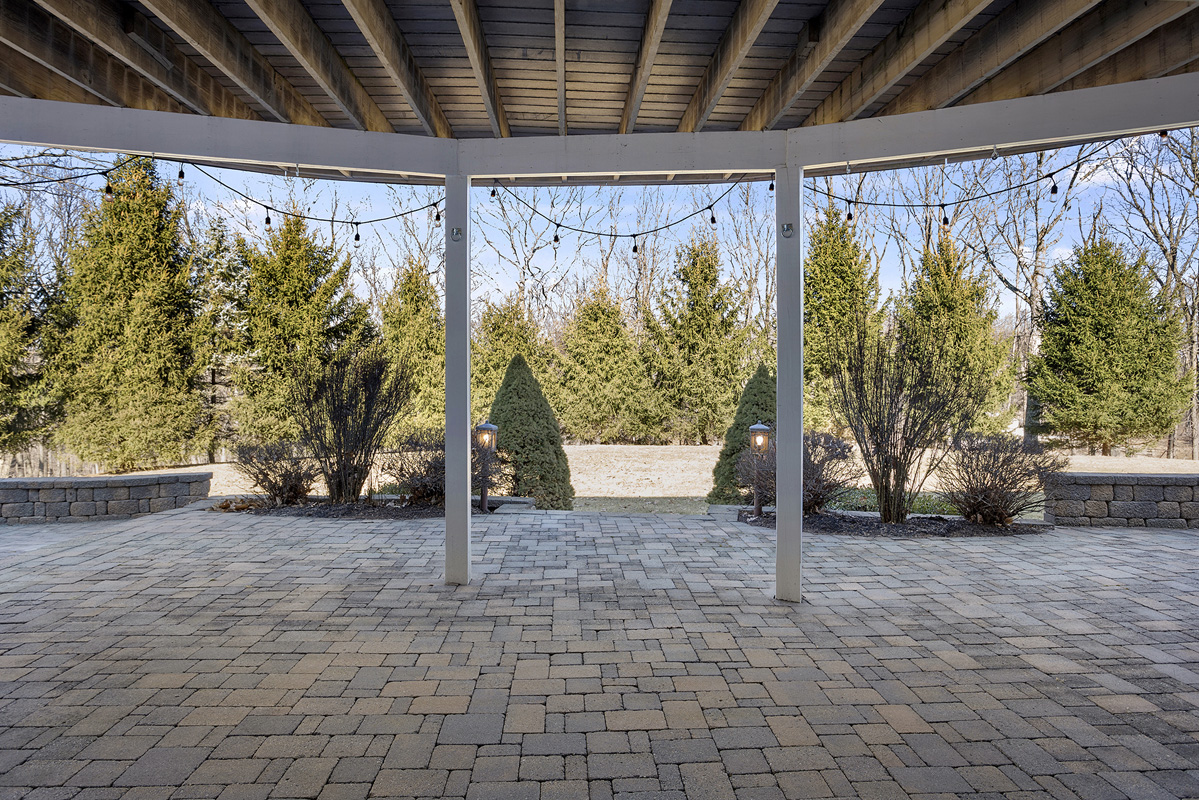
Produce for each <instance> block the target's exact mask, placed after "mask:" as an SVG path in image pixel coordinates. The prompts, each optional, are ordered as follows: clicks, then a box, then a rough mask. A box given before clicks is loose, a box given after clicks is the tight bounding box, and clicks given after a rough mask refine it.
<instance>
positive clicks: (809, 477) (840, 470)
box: [737, 432, 862, 515]
mask: <svg viewBox="0 0 1199 800" xmlns="http://www.w3.org/2000/svg"><path fill="white" fill-rule="evenodd" d="M803 440H804V453H803V456H804V458H803V513H804V514H805V515H807V514H816V513H819V512H820V510H821V509H823V508H824V507H825V506H826V505H828V504H829V503H832V502H835V501H837V500H839V499H840V498H842V497H844V496H845V495H847V494H848V493H849V492H850V491H852V490H853V485H854V481H856V480H857V479H858V478H859V477H861V475H862V470H861V468H860V467H859V466H858V464H857V462H856V461H855V460H854V458H853V448H852V447H851V446H850V444H849V442H846V441H844V440H843V439H838V438H837V437H836V436H833V435H832V434H831V433H811V432H809V433H805V434H804V437H803ZM755 462H756V467H757V469H756V471H755V469H754V468H755ZM737 482H738V484H739V485H740V486H744V487H748V488H749V489H750V490H751V491H752V490H753V488H754V484H755V482H756V484H757V489H758V492H759V494H760V495H761V498H762V504H763V505H773V504H774V502H775V499H776V498H777V495H776V493H775V441H774V439H773V438H772V439H771V440H770V447H769V449H768V450H767V452H765V453H762V454H760V455H759V454H758V453H755V452H753V451H752V450H750V449H749V448H748V447H747V448H745V450H743V451H742V453H741V457H740V458H739V459H738V460H737Z"/></svg>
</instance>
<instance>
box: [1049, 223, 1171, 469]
mask: <svg viewBox="0 0 1199 800" xmlns="http://www.w3.org/2000/svg"><path fill="white" fill-rule="evenodd" d="M1039 326H1040V328H1041V337H1042V338H1041V350H1040V353H1039V354H1038V355H1036V356H1034V357H1033V358H1032V359H1031V363H1030V366H1029V375H1028V388H1029V391H1030V392H1031V393H1032V394H1033V395H1035V396H1036V397H1037V399H1038V400H1040V402H1041V408H1042V412H1041V413H1042V419H1043V420H1044V421H1045V422H1046V423H1047V424H1048V427H1049V428H1050V430H1052V431H1054V432H1056V433H1059V434H1063V435H1066V436H1068V437H1070V438H1071V439H1072V440H1074V441H1075V442H1078V443H1080V444H1084V445H1089V446H1090V447H1093V448H1099V449H1100V450H1102V452H1103V454H1104V455H1110V454H1111V449H1112V447H1113V446H1124V447H1128V446H1129V445H1135V443H1136V442H1137V441H1138V440H1145V439H1153V438H1156V437H1159V436H1162V435H1164V434H1166V433H1168V432H1169V431H1170V429H1171V428H1173V427H1174V425H1175V424H1176V423H1177V421H1178V417H1179V415H1180V413H1181V412H1182V409H1183V408H1184V407H1185V406H1186V405H1187V404H1188V402H1189V386H1190V378H1189V376H1180V375H1179V370H1178V363H1177V353H1178V348H1179V345H1180V344H1181V340H1182V328H1181V325H1180V322H1179V319H1178V313H1177V311H1175V310H1174V309H1172V308H1170V307H1169V306H1167V305H1166V304H1165V303H1164V302H1163V300H1162V298H1161V297H1160V296H1158V295H1156V294H1155V292H1154V290H1153V285H1152V283H1151V278H1150V276H1149V271H1148V269H1147V268H1146V266H1145V261H1144V257H1141V258H1138V259H1137V260H1136V261H1132V260H1130V259H1129V258H1128V257H1127V256H1126V255H1125V253H1124V252H1123V251H1122V250H1121V249H1120V247H1119V246H1117V245H1116V244H1114V243H1112V242H1111V241H1109V240H1107V239H1099V240H1097V241H1095V242H1093V243H1091V244H1088V245H1086V246H1084V247H1078V248H1075V250H1074V258H1073V259H1072V260H1071V261H1069V262H1064V263H1062V264H1059V265H1058V266H1057V267H1056V268H1055V269H1054V274H1053V282H1052V283H1051V285H1050V287H1049V297H1048V298H1047V299H1046V302H1045V309H1044V313H1043V316H1042V318H1041V319H1040V320H1039Z"/></svg>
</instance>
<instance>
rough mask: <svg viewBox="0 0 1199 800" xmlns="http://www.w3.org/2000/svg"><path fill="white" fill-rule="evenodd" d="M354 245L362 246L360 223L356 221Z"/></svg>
mask: <svg viewBox="0 0 1199 800" xmlns="http://www.w3.org/2000/svg"><path fill="white" fill-rule="evenodd" d="M354 247H362V236H361V235H359V233H358V223H357V222H355V223H354Z"/></svg>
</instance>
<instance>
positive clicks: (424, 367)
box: [382, 259, 445, 430]
mask: <svg viewBox="0 0 1199 800" xmlns="http://www.w3.org/2000/svg"><path fill="white" fill-rule="evenodd" d="M382 305H383V308H382V316H383V344H384V347H385V349H386V352H387V354H388V356H389V357H390V358H391V359H392V361H393V362H394V363H399V362H400V361H406V362H407V363H408V365H409V367H410V368H411V370H412V400H411V406H410V409H411V414H410V424H411V425H412V426H413V427H415V428H417V429H418V430H427V429H444V427H445V320H444V319H443V318H442V315H441V305H440V303H439V302H438V299H437V288H436V287H435V286H434V285H433V281H432V280H431V279H430V278H429V271H428V269H427V268H426V265H425V264H422V263H419V262H417V261H415V260H412V259H409V261H408V263H406V264H405V265H404V267H403V268H402V269H401V270H400V273H399V275H397V276H396V282H395V286H394V287H393V288H392V290H391V291H390V292H388V294H387V296H386V297H384V298H383V304H382Z"/></svg>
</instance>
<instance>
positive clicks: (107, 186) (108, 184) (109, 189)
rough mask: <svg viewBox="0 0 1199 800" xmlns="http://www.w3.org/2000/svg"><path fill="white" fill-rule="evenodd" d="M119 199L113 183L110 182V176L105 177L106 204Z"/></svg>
mask: <svg viewBox="0 0 1199 800" xmlns="http://www.w3.org/2000/svg"><path fill="white" fill-rule="evenodd" d="M116 197H117V195H116V192H114V191H113V190H112V182H111V181H110V180H108V176H107V175H105V176H104V202H106V203H111V202H112V201H113V200H115V199H116Z"/></svg>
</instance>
